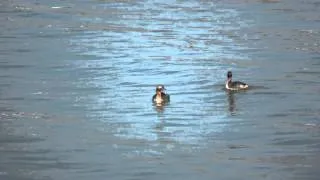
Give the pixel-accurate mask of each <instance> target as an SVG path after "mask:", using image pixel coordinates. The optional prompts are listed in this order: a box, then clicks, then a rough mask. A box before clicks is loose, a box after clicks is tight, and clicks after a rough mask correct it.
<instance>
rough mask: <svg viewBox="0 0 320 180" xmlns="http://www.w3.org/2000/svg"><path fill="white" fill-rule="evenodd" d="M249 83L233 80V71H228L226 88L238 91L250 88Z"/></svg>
mask: <svg viewBox="0 0 320 180" xmlns="http://www.w3.org/2000/svg"><path fill="white" fill-rule="evenodd" d="M248 88H249V86H248V84H246V83H244V82H240V81H232V72H231V71H228V73H227V81H226V89H228V90H232V91H237V90H244V89H248Z"/></svg>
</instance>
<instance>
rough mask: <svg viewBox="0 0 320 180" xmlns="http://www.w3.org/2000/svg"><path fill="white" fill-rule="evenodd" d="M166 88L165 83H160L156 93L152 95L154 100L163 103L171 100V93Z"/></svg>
mask: <svg viewBox="0 0 320 180" xmlns="http://www.w3.org/2000/svg"><path fill="white" fill-rule="evenodd" d="M165 90H166V89H165V88H164V86H163V85H158V86H157V87H156V94H155V95H153V97H152V102H154V103H157V104H163V103H167V102H169V101H170V95H169V94H166V93H165Z"/></svg>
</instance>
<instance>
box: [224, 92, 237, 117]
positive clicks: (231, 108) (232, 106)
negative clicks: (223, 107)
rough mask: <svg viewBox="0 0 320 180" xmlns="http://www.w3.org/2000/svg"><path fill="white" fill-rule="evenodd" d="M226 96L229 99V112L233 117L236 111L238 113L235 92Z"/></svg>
mask: <svg viewBox="0 0 320 180" xmlns="http://www.w3.org/2000/svg"><path fill="white" fill-rule="evenodd" d="M226 94H227V97H228V110H229V112H230V114H231V115H235V111H236V104H235V99H234V94H235V92H233V91H227V92H226Z"/></svg>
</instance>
